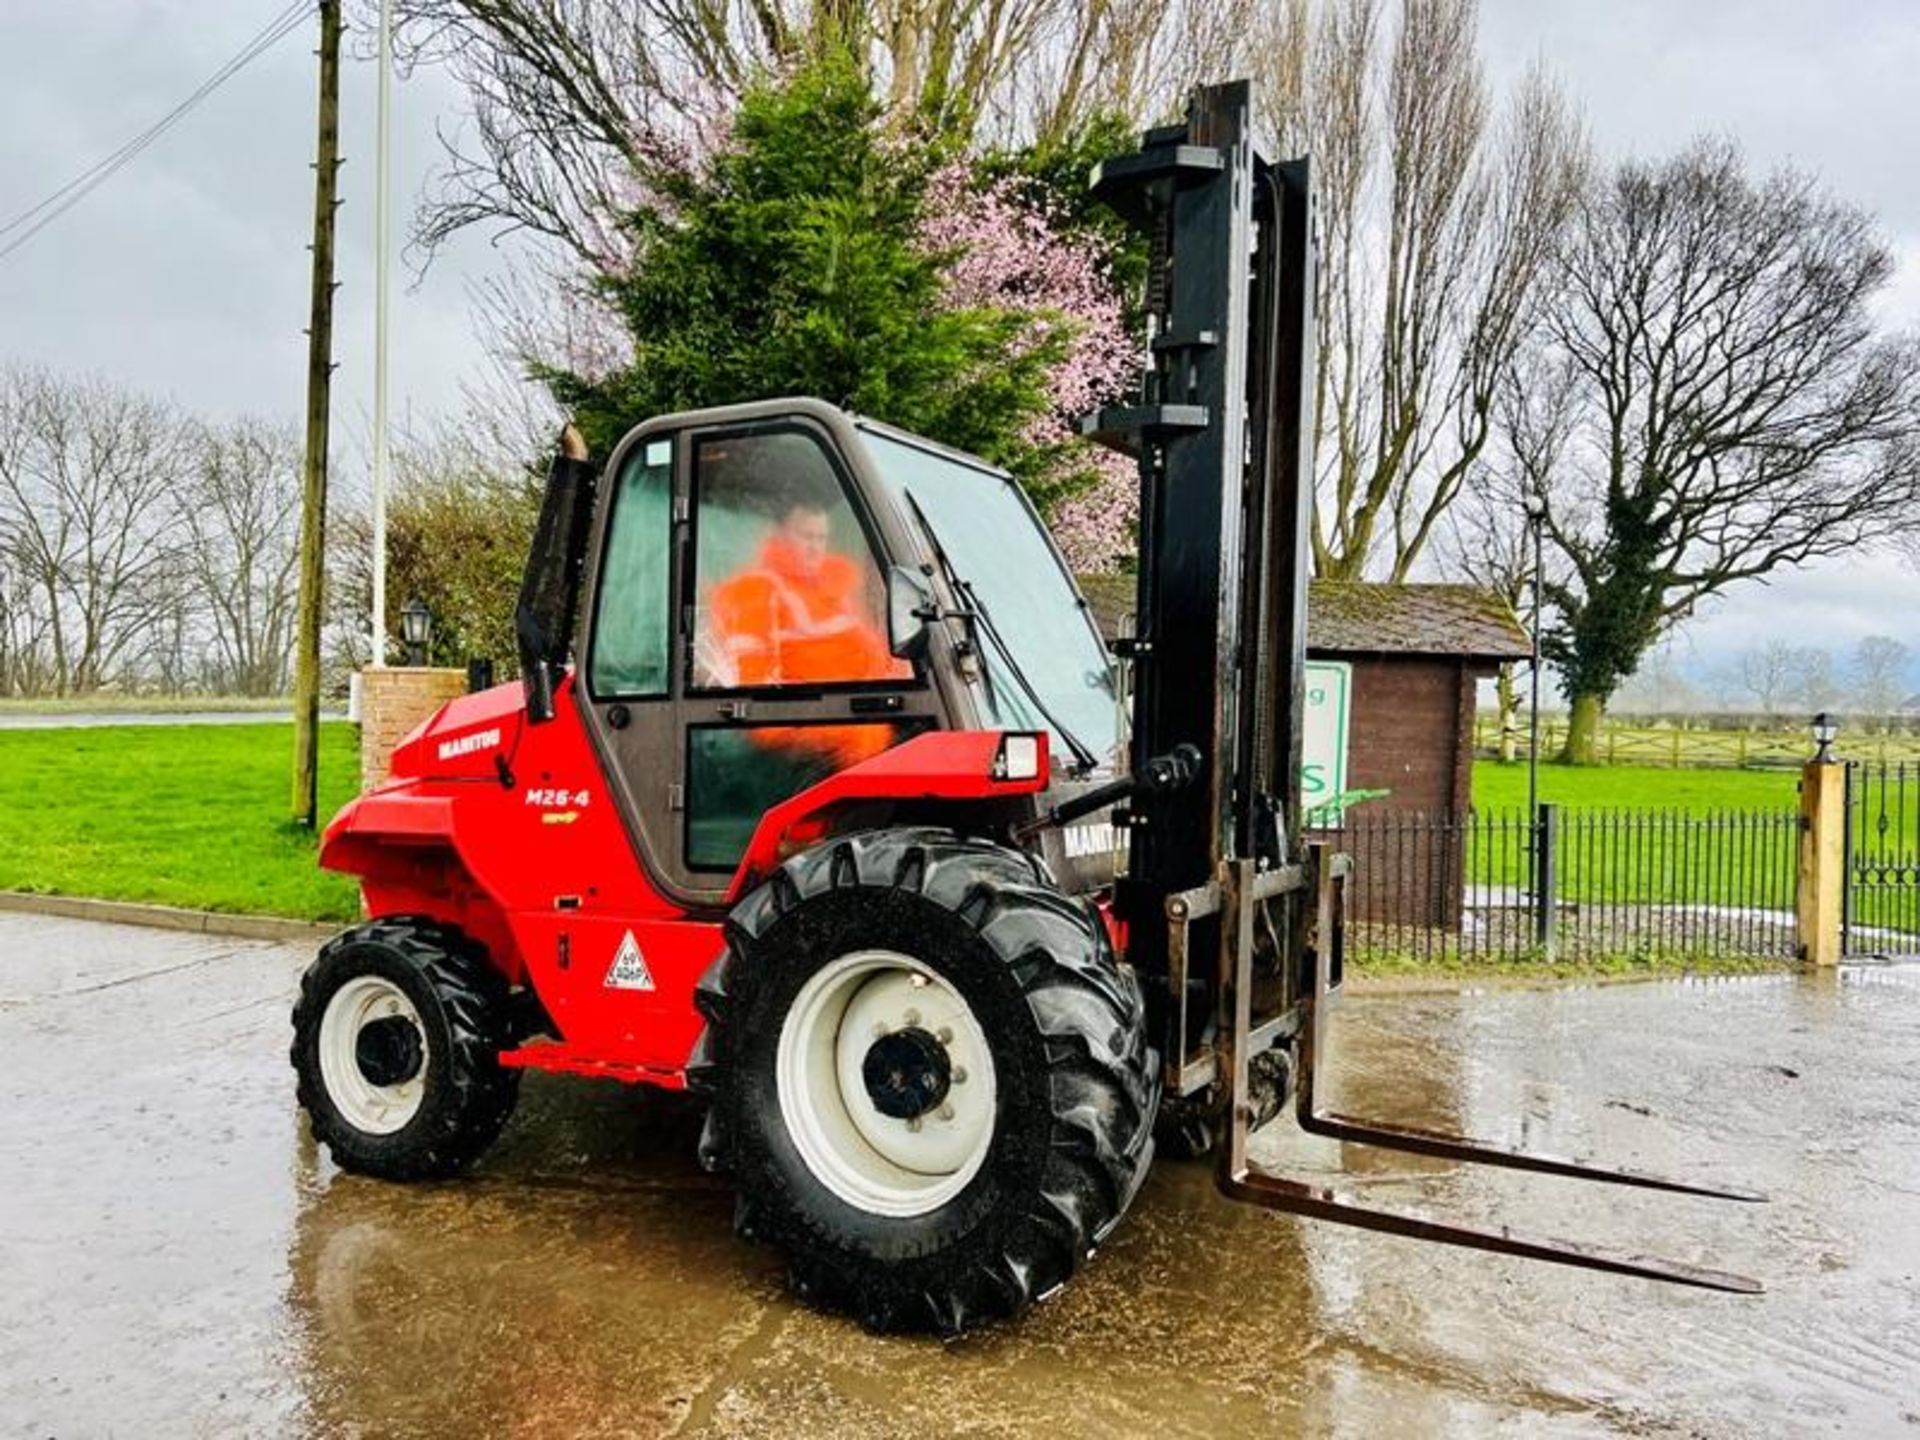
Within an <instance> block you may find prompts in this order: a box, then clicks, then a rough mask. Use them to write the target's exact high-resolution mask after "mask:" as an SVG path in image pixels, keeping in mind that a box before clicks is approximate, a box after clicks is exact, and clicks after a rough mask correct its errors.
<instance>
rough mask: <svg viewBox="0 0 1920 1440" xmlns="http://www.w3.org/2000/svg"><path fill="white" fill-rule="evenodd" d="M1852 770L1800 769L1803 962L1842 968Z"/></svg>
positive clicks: (1815, 764) (1798, 905) (1823, 764)
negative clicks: (1843, 908)
mask: <svg viewBox="0 0 1920 1440" xmlns="http://www.w3.org/2000/svg"><path fill="white" fill-rule="evenodd" d="M1846 829H1847V767H1846V766H1844V765H1842V764H1841V763H1840V762H1839V761H1837V760H1809V761H1808V762H1807V763H1806V764H1805V765H1803V766H1802V767H1801V769H1800V873H1799V884H1798V887H1797V889H1796V892H1795V895H1794V915H1795V919H1796V921H1797V922H1798V927H1799V931H1800V958H1801V959H1803V960H1805V961H1806V962H1807V963H1808V964H1809V965H1838V964H1839V963H1840V946H1841V938H1842V937H1841V933H1840V929H1841V915H1842V904H1843V901H1844V899H1845V894H1846V889H1845V887H1846V883H1847V873H1846V872H1847V835H1846Z"/></svg>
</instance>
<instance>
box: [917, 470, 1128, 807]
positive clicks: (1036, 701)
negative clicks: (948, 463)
mask: <svg viewBox="0 0 1920 1440" xmlns="http://www.w3.org/2000/svg"><path fill="white" fill-rule="evenodd" d="M904 493H905V495H906V498H907V508H908V509H909V510H911V511H912V512H913V518H914V521H915V523H917V524H918V525H919V526H920V535H921V538H923V539H924V540H925V541H926V542H927V548H928V549H929V550H930V551H932V552H933V559H934V563H935V564H937V565H938V566H939V567H940V574H941V575H942V576H943V577H944V578H945V580H946V582H947V588H948V589H950V590H951V591H953V593H954V595H955V596H956V597H958V598H959V599H960V600H961V601H963V602H964V604H963V606H962V608H961V609H959V610H957V611H951V612H948V613H947V614H943V615H942V616H941V617H940V618H942V619H946V618H948V617H949V615H952V616H957V617H958V618H960V619H962V620H965V621H966V622H967V630H968V634H969V638H970V639H972V640H973V645H974V649H975V650H976V651H977V650H978V649H979V648H980V642H979V637H980V636H982V635H985V636H986V637H987V639H989V640H991V641H992V642H993V648H994V649H995V650H997V651H999V652H1000V656H1001V658H1002V659H1003V660H1005V661H1006V665H1007V673H1008V674H1009V675H1011V676H1012V677H1013V679H1014V682H1015V683H1016V684H1018V685H1019V687H1020V688H1021V689H1022V690H1024V691H1026V693H1027V698H1028V699H1029V700H1031V701H1032V702H1033V707H1034V709H1036V710H1038V711H1039V712H1040V717H1041V718H1042V719H1043V720H1045V721H1046V722H1047V724H1048V725H1050V726H1052V727H1053V731H1054V733H1055V734H1056V735H1058V736H1059V737H1060V738H1061V739H1062V740H1063V741H1065V742H1066V746H1067V748H1068V749H1069V750H1071V751H1072V752H1073V758H1074V765H1075V769H1076V771H1077V772H1078V773H1080V774H1083V775H1084V774H1086V773H1087V772H1088V771H1090V770H1094V769H1097V768H1098V766H1099V764H1100V761H1099V759H1098V757H1096V756H1095V755H1094V753H1093V751H1091V750H1089V749H1088V748H1087V746H1086V742H1084V741H1083V740H1081V739H1080V737H1079V736H1077V735H1075V734H1074V733H1073V732H1072V731H1071V730H1069V729H1068V728H1067V727H1066V726H1065V725H1063V724H1061V723H1060V719H1059V717H1058V716H1056V715H1055V714H1054V713H1053V711H1052V709H1051V708H1049V707H1048V705H1047V702H1046V701H1045V700H1044V699H1043V698H1041V695H1040V691H1039V689H1038V688H1037V687H1036V686H1035V685H1034V683H1033V681H1032V679H1030V678H1029V677H1028V675H1027V672H1026V671H1025V670H1024V669H1022V668H1021V665H1020V662H1019V661H1018V660H1016V659H1015V658H1014V655H1013V648H1012V647H1011V646H1010V645H1008V644H1007V641H1006V637H1005V636H1003V635H1002V634H1001V633H1000V627H999V626H997V625H995V624H994V623H993V616H992V615H990V614H988V613H987V607H986V604H985V603H984V602H983V601H982V600H981V599H980V594H979V592H978V591H977V590H975V589H974V588H973V586H972V585H970V584H969V583H967V582H966V581H965V580H962V579H961V578H960V572H959V571H958V570H956V569H954V566H953V560H952V557H950V556H949V555H948V554H947V548H946V546H944V545H942V544H941V543H940V536H939V535H938V534H937V533H936V532H935V531H934V528H933V522H932V521H930V520H929V519H927V512H926V511H925V510H923V509H922V508H921V506H920V500H919V497H918V496H916V495H915V494H914V493H913V492H912V491H911V490H907V491H905V492H904ZM981 672H982V676H983V678H984V679H985V681H986V684H987V698H988V699H989V700H991V701H993V704H994V708H995V709H996V710H997V709H998V708H999V699H998V697H997V696H996V695H995V694H994V686H995V682H994V678H993V667H992V666H991V665H984V666H982V667H981Z"/></svg>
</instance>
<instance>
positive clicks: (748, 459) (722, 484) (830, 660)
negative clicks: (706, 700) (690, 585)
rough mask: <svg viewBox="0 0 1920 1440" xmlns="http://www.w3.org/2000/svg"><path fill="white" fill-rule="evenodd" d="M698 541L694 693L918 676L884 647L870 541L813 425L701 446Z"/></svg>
mask: <svg viewBox="0 0 1920 1440" xmlns="http://www.w3.org/2000/svg"><path fill="white" fill-rule="evenodd" d="M694 536H695V541H694V634H693V655H692V680H693V686H694V688H695V689H701V690H733V689H758V688H762V687H781V686H798V687H802V688H809V687H819V686H825V685H848V684H861V683H883V682H888V681H899V680H905V679H909V678H911V676H912V674H913V668H912V666H911V665H910V664H908V663H907V662H906V661H903V660H899V659H896V658H895V657H894V656H893V655H892V654H891V653H890V651H889V650H888V648H887V632H886V625H885V622H884V621H883V620H882V618H881V617H882V615H883V614H884V613H885V612H884V603H885V590H884V586H883V584H882V581H881V577H880V567H879V566H878V565H877V564H876V563H875V561H874V556H873V550H872V547H871V546H870V545H869V543H868V541H867V536H866V533H865V531H864V530H863V529H862V528H861V526H860V521H859V518H858V517H857V516H856V515H855V514H854V511H853V507H852V506H851V505H850V504H849V503H848V501H847V496H846V492H845V491H844V489H843V488H842V486H841V483H840V478H839V476H838V474H837V473H836V471H835V469H834V466H833V464H832V462H831V461H830V460H829V459H828V456H827V453H826V450H825V447H824V446H823V445H822V443H821V441H820V440H819V439H818V438H817V437H816V436H814V435H813V434H811V433H810V432H808V431H804V430H798V429H782V430H756V431H753V432H750V433H745V434H733V435H722V436H715V437H712V438H709V439H706V440H703V441H701V442H700V444H699V446H698V448H697V449H696V451H695V455H694Z"/></svg>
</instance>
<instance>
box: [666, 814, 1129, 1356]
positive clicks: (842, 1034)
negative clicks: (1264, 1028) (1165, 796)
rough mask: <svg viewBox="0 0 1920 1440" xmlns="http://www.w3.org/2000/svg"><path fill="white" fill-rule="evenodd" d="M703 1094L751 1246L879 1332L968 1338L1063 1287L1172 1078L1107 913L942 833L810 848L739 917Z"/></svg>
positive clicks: (1114, 1202) (1028, 864) (724, 970)
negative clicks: (1117, 951)
mask: <svg viewBox="0 0 1920 1440" xmlns="http://www.w3.org/2000/svg"><path fill="white" fill-rule="evenodd" d="M727 942H728V943H727V950H726V953H725V954H724V955H723V956H722V957H721V959H720V960H719V961H718V962H717V963H716V965H715V966H714V969H713V970H712V971H711V972H709V974H708V976H707V978H706V979H705V980H703V982H702V984H701V989H700V993H699V997H698V999H699V1003H700V1007H701V1010H702V1011H703V1013H704V1014H705V1015H706V1016H707V1019H708V1022H709V1023H708V1029H707V1032H706V1035H705V1037H704V1038H703V1040H702V1042H701V1046H700V1049H699V1051H698V1052H697V1053H696V1055H695V1058H694V1062H693V1063H692V1064H691V1065H690V1066H689V1078H690V1079H692V1080H693V1081H694V1082H695V1083H696V1084H697V1085H699V1086H701V1088H704V1089H706V1090H707V1091H708V1092H709V1093H710V1094H712V1096H713V1105H712V1110H711V1111H710V1114H709V1118H708V1125H707V1133H706V1135H705V1136H704V1137H703V1140H702V1145H701V1153H702V1159H703V1161H705V1162H706V1163H707V1164H708V1166H709V1167H710V1168H715V1169H727V1170H730V1171H731V1172H732V1173H733V1175H734V1179H735V1182H736V1186H737V1189H738V1193H739V1197H740V1198H739V1202H738V1205H737V1209H736V1220H735V1224H736V1228H737V1229H738V1230H739V1231H740V1232H741V1233H742V1234H743V1235H745V1236H747V1237H749V1238H758V1239H765V1240H767V1241H769V1242H771V1243H772V1244H774V1245H776V1246H778V1247H779V1248H780V1249H781V1250H783V1251H784V1252H785V1254H786V1256H787V1260H788V1263H789V1267H790V1272H791V1276H792V1283H793V1287H794V1289H795V1291H796V1292H797V1293H798V1294H799V1295H800V1296H801V1297H802V1298H804V1299H807V1300H809V1301H811V1302H813V1303H816V1304H820V1305H823V1306H826V1307H828V1308H832V1309H838V1310H844V1311H847V1312H849V1313H851V1314H853V1315H854V1316H856V1317H857V1318H859V1319H860V1320H861V1321H862V1323H864V1324H865V1325H867V1326H868V1327H869V1328H870V1329H874V1330H926V1329H931V1330H935V1331H938V1332H940V1333H942V1334H948V1335H952V1334H957V1333H959V1332H960V1331H962V1330H964V1329H966V1328H967V1327H968V1326H969V1325H971V1324H974V1323H977V1322H979V1321H981V1320H988V1319H995V1318H1004V1317H1010V1316H1013V1315H1016V1314H1018V1313H1019V1312H1020V1311H1022V1310H1024V1309H1025V1308H1026V1307H1027V1305H1028V1304H1030V1303H1031V1302H1032V1301H1033V1300H1035V1299H1037V1298H1041V1297H1044V1296H1045V1295H1047V1294H1049V1293H1051V1292H1052V1291H1053V1290H1055V1289H1057V1288H1058V1287H1059V1286H1061V1285H1062V1284H1064V1283H1065V1282H1066V1281H1067V1280H1068V1279H1069V1278H1070V1277H1071V1276H1072V1275H1073V1273H1074V1272H1075V1271H1076V1270H1077V1269H1078V1267H1079V1265H1080V1264H1081V1263H1082V1262H1083V1261H1084V1260H1085V1259H1086V1258H1087V1257H1088V1256H1089V1255H1090V1254H1091V1253H1092V1251H1093V1249H1094V1247H1095V1246H1096V1245H1098V1244H1099V1243H1100V1242H1102V1241H1103V1240H1104V1239H1105V1238H1106V1236H1107V1235H1108V1234H1109V1233H1110V1232H1111V1231H1112V1230H1113V1228H1114V1227H1115V1226H1116V1225H1117V1224H1118V1223H1119V1221H1120V1219H1121V1217H1122V1216H1123V1215H1124V1214H1125V1212H1126V1209H1127V1207H1128V1205H1129V1204H1130V1203H1131V1202H1132V1200H1133V1197H1134V1194H1135V1193H1136V1192H1137V1190H1138V1188H1139V1186H1140V1183H1141V1181H1142V1180H1143V1179H1144V1178H1145V1176H1146V1173H1147V1169H1148V1167H1149V1165H1150V1163H1151V1159H1152V1154H1153V1121H1154V1112H1155V1109H1156V1107H1157V1105H1158V1102H1159V1094H1160V1088H1159V1065H1158V1061H1157V1058H1156V1057H1155V1056H1154V1054H1153V1052H1152V1051H1151V1050H1150V1049H1149V1048H1148V1046H1147V1044H1146V1039H1145V1036H1146V1020H1145V1009H1144V1005H1143V1003H1142V1000H1141V995H1140V989H1139V986H1138V984H1137V983H1136V982H1135V980H1134V978H1133V974H1132V972H1131V971H1130V970H1128V969H1126V968H1125V967H1124V966H1122V965H1120V964H1118V963H1117V962H1116V961H1115V959H1114V957H1113V954H1112V951H1111V949H1110V947H1109V946H1108V943H1107V938H1106V930H1105V927H1104V925H1103V924H1102V923H1101V921H1100V919H1099V917H1098V915H1097V914H1096V913H1095V912H1094V911H1093V910H1092V909H1091V907H1090V906H1088V905H1087V904H1086V903H1085V902H1084V901H1080V900H1075V899H1072V898H1069V897H1067V896H1064V895H1062V894H1060V893H1059V892H1058V891H1057V890H1055V889H1054V888H1053V886H1052V884H1051V882H1050V881H1049V879H1048V877H1047V875H1046V873H1045V872H1044V870H1043V869H1041V867H1040V866H1039V865H1038V864H1037V863H1036V862H1035V861H1034V860H1033V859H1031V858H1030V857H1028V856H1026V855H1024V854H1021V853H1019V852H1017V851H1013V850H1008V849H1005V848H1003V847H1000V846H997V845H993V844H990V843H987V842H984V841H979V840H972V839H966V838H963V837H961V836H958V835H955V834H952V833H951V832H948V831H943V830H890V831H876V832H871V833H868V834H863V835H855V836H850V837H847V838H844V839H839V840H834V841H831V842H829V843H827V844H825V845H823V846H821V847H819V848H818V849H815V850H812V851H809V852H807V853H806V854H803V855H800V856H797V857H796V858H794V859H793V860H791V861H789V862H788V863H787V864H786V865H785V866H783V867H782V868H781V869H780V870H779V871H778V872H776V873H775V875H774V876H773V877H772V878H771V879H770V880H769V881H768V882H767V883H766V884H765V885H764V886H762V887H761V888H760V889H759V890H757V891H755V892H754V893H753V894H752V895H750V896H749V897H748V898H747V899H746V900H744V901H743V902H742V903H741V904H740V905H739V906H738V907H737V908H736V909H735V910H734V912H733V915H732V917H731V919H730V920H729V922H728V925H727Z"/></svg>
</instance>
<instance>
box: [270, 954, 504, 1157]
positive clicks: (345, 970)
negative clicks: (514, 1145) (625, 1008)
mask: <svg viewBox="0 0 1920 1440" xmlns="http://www.w3.org/2000/svg"><path fill="white" fill-rule="evenodd" d="M509 1013H510V1007H509V1002H508V992H507V986H506V983H505V982H504V981H503V980H502V979H501V978H500V976H499V974H498V972H496V971H495V970H494V968H493V967H492V966H491V965H490V964H489V963H488V962H487V957H486V955H485V953H484V952H483V951H482V950H481V949H480V948H479V947H478V946H477V945H475V944H474V943H473V942H472V941H470V940H469V939H467V938H466V937H465V936H464V935H462V934H461V933H460V932H459V931H458V930H455V929H454V928H453V927H451V926H448V925H441V924H439V923H437V922H435V921H432V920H427V919H422V918H418V917H409V916H401V917H394V918H391V919H383V920H375V921H373V922H371V923H369V924H366V925H359V926H356V927H354V928H353V929H351V930H348V931H345V932H343V933H342V934H340V935H337V936H335V937H334V938H333V939H332V940H329V941H328V942H327V943H326V944H325V945H324V946H322V947H321V950H320V955H319V958H317V959H316V960H315V961H314V962H313V964H312V965H311V966H309V967H308V969H307V972H306V974H305V975H303V976H302V977H301V979H300V998H299V1000H298V1001H297V1002H296V1003H295V1005H294V1007H293V1050H292V1055H291V1059H292V1061H293V1069H294V1073H295V1075H296V1076H297V1077H298V1090H297V1095H298V1099H299V1102H300V1105H301V1108H303V1109H304V1110H305V1111H306V1112H307V1116H308V1119H309V1121H310V1122H311V1124H312V1127H313V1135H314V1138H315V1139H316V1140H319V1141H321V1142H323V1143H324V1144H325V1145H326V1147H327V1148H328V1149H329V1150H330V1151H332V1152H333V1158H334V1159H335V1160H336V1161H337V1162H339V1164H340V1166H341V1167H342V1168H343V1169H346V1170H352V1171H356V1172H358V1173H359V1174H363V1175H375V1176H379V1177H380V1178H382V1179H386V1180H424V1179H433V1178H438V1177H442V1176H448V1175H455V1174H458V1173H459V1172H461V1171H463V1170H465V1169H466V1168H467V1167H468V1166H470V1165H472V1164H473V1162H474V1161H475V1160H477V1159H479V1157H480V1155H481V1154H482V1153H483V1152H484V1151H485V1150H486V1148H487V1147H488V1146H489V1145H491V1144H492V1143H493V1142H494V1140H495V1138H496V1137H497V1136H498V1135H499V1134H500V1131H501V1128H502V1127H503V1126H504V1125H505V1124H506V1123H507V1118H508V1116H510V1115H511V1114H512V1113H513V1106H514V1102H515V1100H516V1099H518V1097H519V1093H520V1072H519V1071H517V1070H510V1069H508V1068H506V1067H505V1066H502V1065H501V1064H500V1062H499V1054H500V1052H501V1051H502V1050H503V1049H506V1048H507V1046H508V1045H509V1044H510V1043H511V1042H510V1039H509V1032H510V1019H509Z"/></svg>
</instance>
